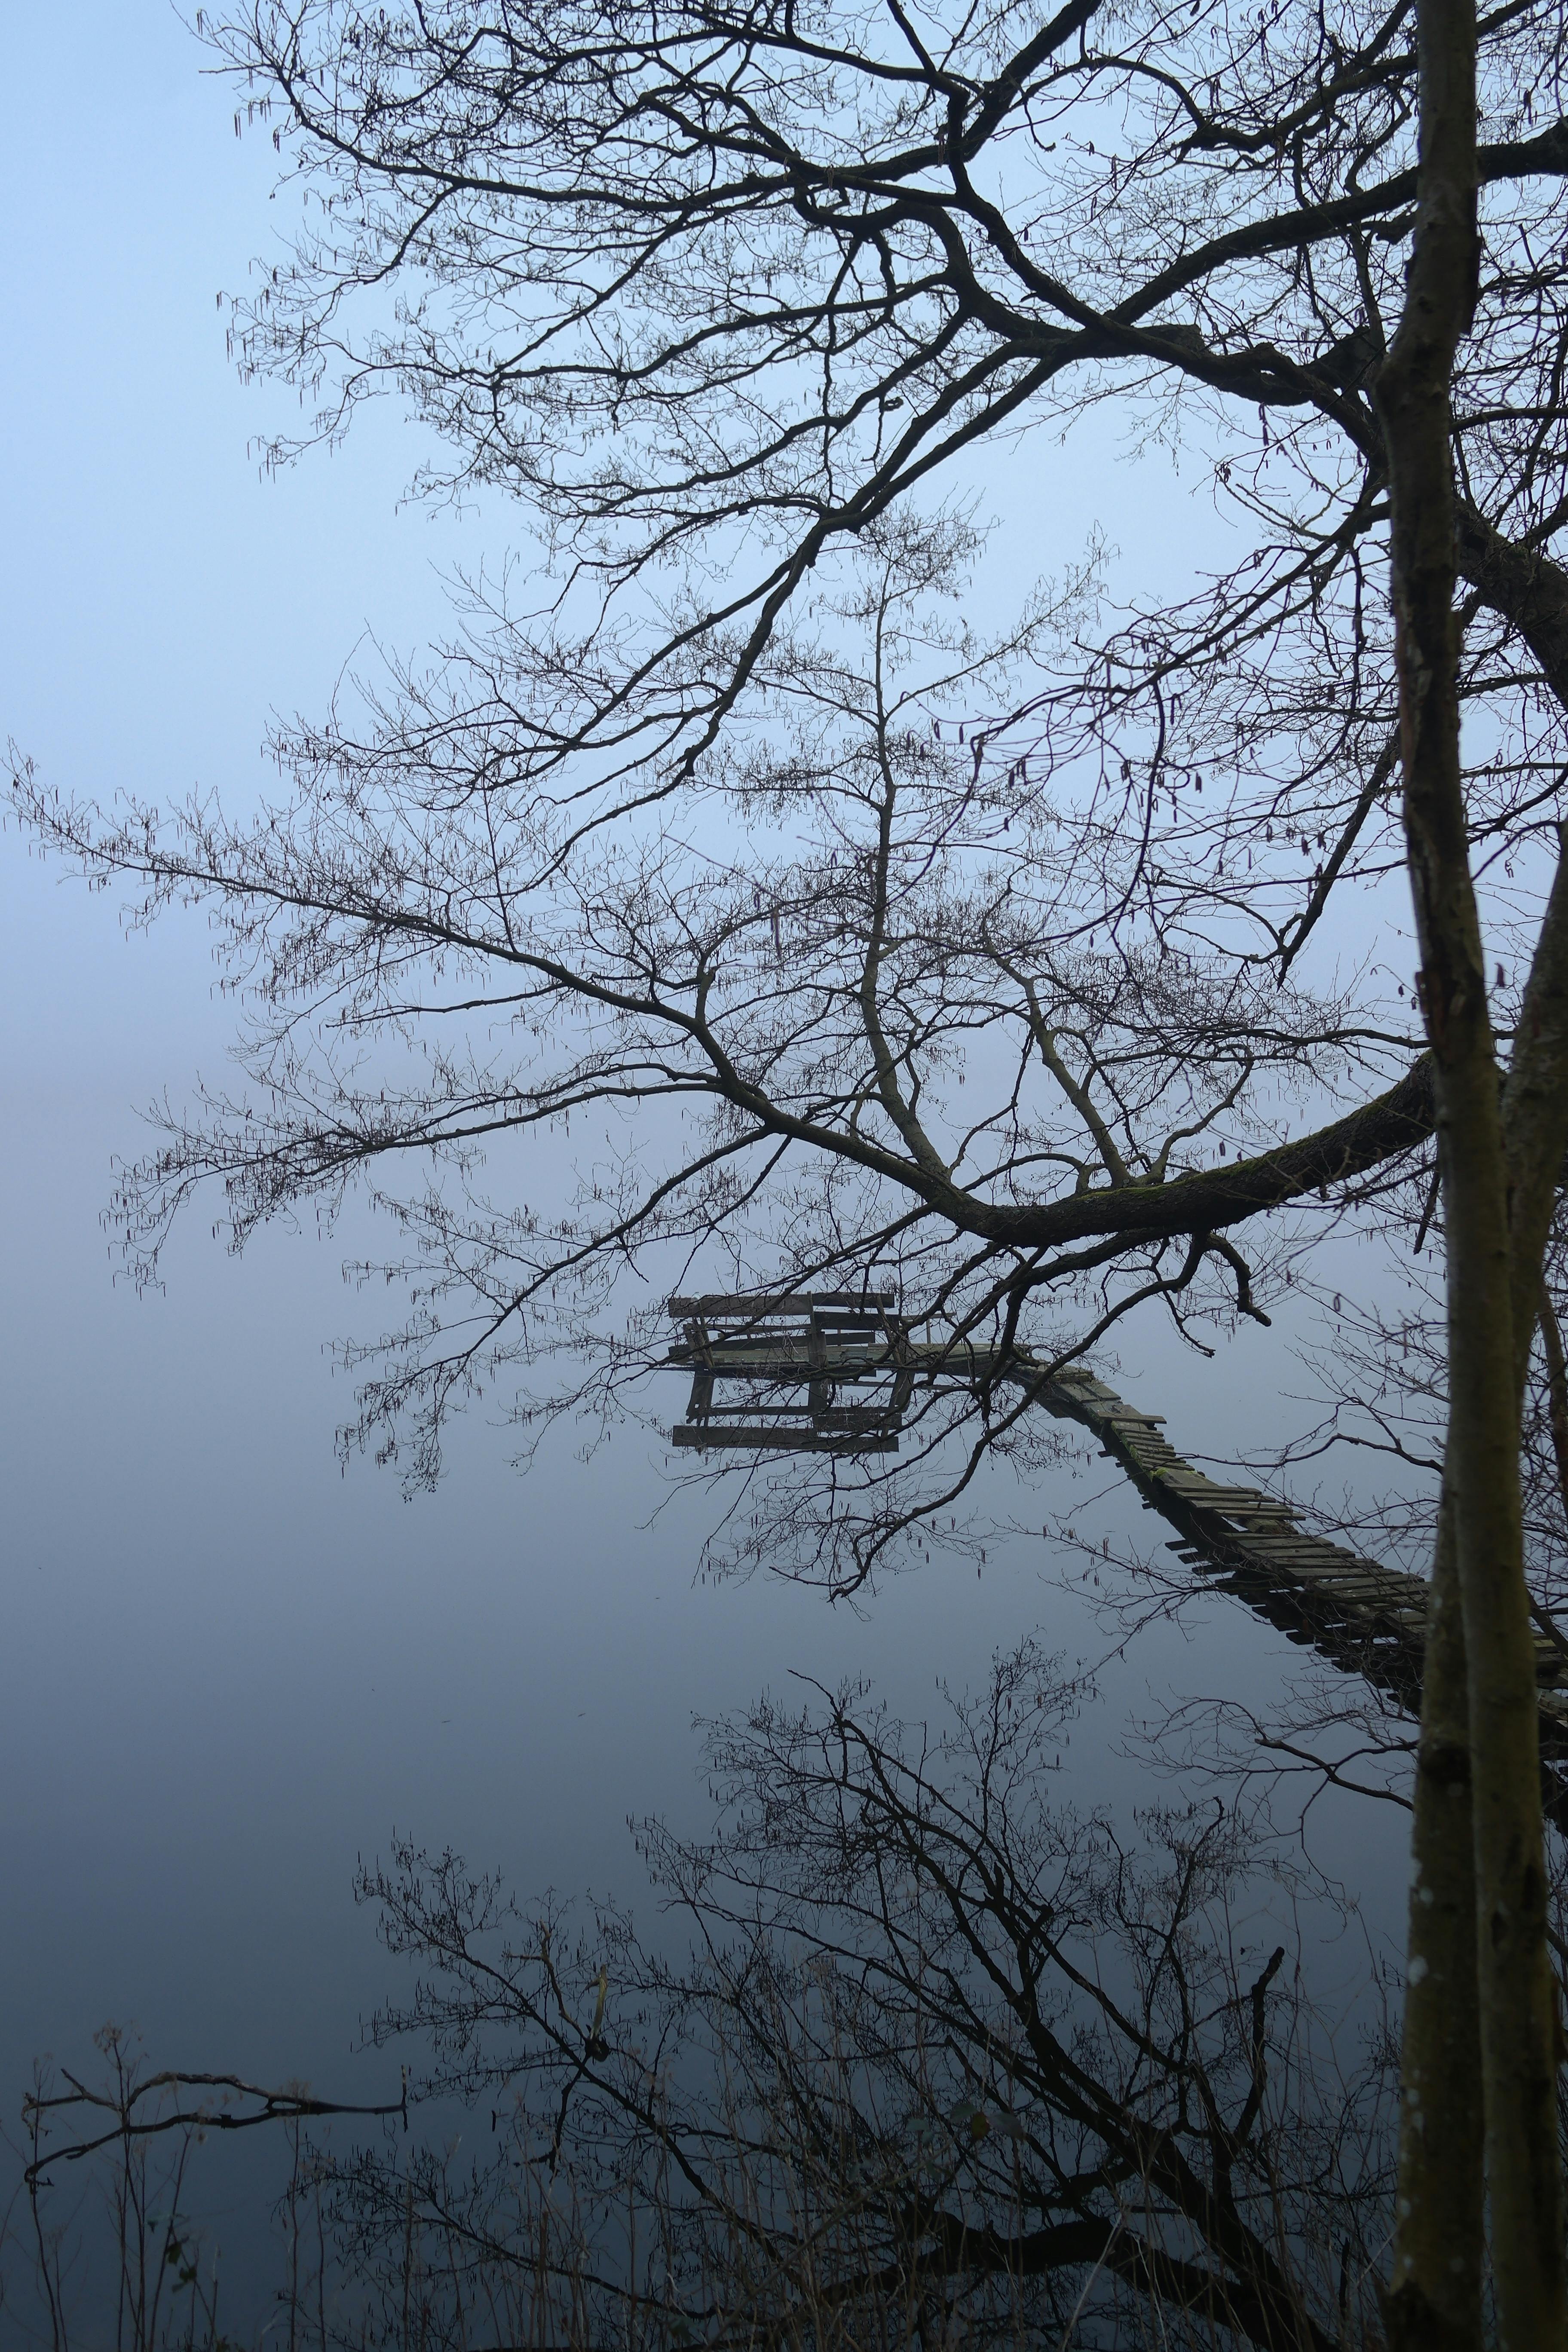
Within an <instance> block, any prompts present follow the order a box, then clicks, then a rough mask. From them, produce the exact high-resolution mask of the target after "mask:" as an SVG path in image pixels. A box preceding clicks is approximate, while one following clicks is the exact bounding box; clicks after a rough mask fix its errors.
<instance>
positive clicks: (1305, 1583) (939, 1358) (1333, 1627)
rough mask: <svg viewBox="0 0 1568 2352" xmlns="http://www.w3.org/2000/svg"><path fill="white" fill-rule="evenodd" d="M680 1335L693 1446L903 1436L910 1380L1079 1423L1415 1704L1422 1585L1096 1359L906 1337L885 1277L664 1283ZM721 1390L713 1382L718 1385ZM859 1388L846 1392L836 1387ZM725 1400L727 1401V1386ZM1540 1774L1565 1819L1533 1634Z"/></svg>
mask: <svg viewBox="0 0 1568 2352" xmlns="http://www.w3.org/2000/svg"><path fill="white" fill-rule="evenodd" d="M669 1306H670V1312H671V1314H672V1315H673V1316H674V1318H675V1319H676V1321H677V1323H678V1324H679V1326H680V1327H681V1329H682V1333H683V1339H682V1341H681V1343H680V1344H679V1345H678V1346H676V1347H675V1348H673V1349H671V1350H670V1352H669V1354H668V1357H667V1358H666V1362H667V1363H668V1365H669V1366H670V1367H671V1369H675V1368H677V1367H679V1368H680V1369H683V1370H689V1372H690V1374H691V1376H692V1387H691V1398H690V1402H689V1406H688V1415H689V1418H688V1420H687V1421H686V1422H685V1423H681V1424H679V1426H677V1427H676V1428H674V1429H672V1430H671V1432H670V1439H671V1443H672V1444H676V1445H679V1446H686V1447H691V1448H693V1449H695V1450H698V1451H700V1452H709V1451H711V1450H718V1449H722V1448H729V1449H731V1450H740V1451H745V1452H749V1453H754V1452H761V1451H790V1452H805V1451H809V1452H832V1453H865V1454H896V1453H897V1452H898V1450H899V1444H900V1431H901V1429H902V1428H903V1427H904V1425H905V1416H906V1414H907V1412H908V1411H909V1408H910V1403H911V1402H912V1396H913V1391H914V1390H915V1389H916V1387H917V1386H923V1385H924V1384H925V1383H926V1382H928V1381H929V1382H931V1383H944V1382H948V1381H956V1382H960V1383H963V1384H964V1385H971V1386H972V1385H973V1384H975V1383H977V1382H979V1381H985V1380H1003V1381H1007V1382H1008V1383H1009V1384H1020V1385H1023V1386H1024V1387H1026V1389H1031V1390H1032V1391H1033V1393H1034V1398H1035V1402H1037V1403H1038V1404H1040V1405H1041V1406H1043V1407H1044V1409H1045V1410H1046V1411H1047V1412H1049V1413H1051V1414H1052V1415H1053V1416H1054V1417H1055V1418H1056V1419H1058V1420H1061V1421H1071V1422H1076V1423H1078V1424H1079V1426H1080V1427H1081V1428H1084V1429H1086V1430H1088V1431H1089V1433H1090V1435H1091V1436H1093V1437H1095V1438H1097V1439H1098V1440H1099V1443H1100V1449H1101V1451H1102V1453H1103V1454H1105V1456H1106V1457H1107V1458H1108V1459H1109V1460H1110V1461H1112V1462H1114V1463H1115V1464H1116V1465H1117V1467H1118V1468H1119V1469H1120V1470H1121V1472H1122V1473H1123V1474H1124V1475H1125V1476H1126V1477H1127V1478H1128V1479H1130V1480H1131V1484H1132V1485H1133V1486H1135V1487H1136V1488H1137V1490H1138V1493H1139V1496H1141V1498H1142V1502H1143V1505H1144V1507H1145V1508H1146V1509H1148V1510H1152V1511H1154V1512H1156V1513H1157V1514H1158V1515H1159V1516H1160V1517H1161V1518H1163V1520H1164V1521H1165V1523H1166V1525H1167V1526H1168V1527H1170V1528H1173V1530H1174V1539H1173V1541H1172V1542H1171V1543H1170V1545H1169V1549H1171V1550H1172V1551H1173V1552H1174V1553H1175V1554H1176V1555H1177V1557H1178V1558H1179V1559H1182V1560H1183V1561H1184V1563H1185V1564H1186V1566H1187V1567H1188V1568H1190V1569H1191V1570H1193V1571H1194V1574H1195V1575H1197V1576H1201V1577H1202V1578H1203V1579H1204V1580H1205V1582H1206V1583H1207V1584H1208V1585H1209V1587H1210V1589H1212V1590H1215V1591H1222V1592H1229V1593H1233V1594H1234V1595H1235V1596H1236V1598H1237V1600H1239V1601H1243V1602H1244V1603H1245V1604H1246V1606H1247V1608H1249V1609H1251V1610H1252V1611H1254V1612H1256V1613H1257V1614H1258V1615H1259V1616H1262V1617H1265V1618H1267V1619H1268V1622H1270V1623H1271V1624H1273V1625H1277V1626H1278V1627H1279V1629H1280V1630H1281V1631H1282V1632H1283V1633H1286V1634H1288V1635H1289V1639H1290V1640H1291V1641H1293V1642H1299V1643H1302V1644H1304V1645H1307V1646H1310V1648H1312V1649H1313V1650H1315V1651H1317V1652H1318V1654H1320V1655H1321V1656H1322V1657H1324V1658H1327V1659H1329V1660H1330V1661H1331V1663H1332V1664H1334V1665H1336V1666H1339V1667H1341V1668H1342V1670H1343V1671H1344V1672H1346V1673H1349V1674H1354V1675H1360V1676H1361V1677H1362V1678H1363V1680H1364V1681H1366V1682H1368V1683H1370V1684H1371V1685H1373V1687H1374V1688H1376V1689H1378V1690H1381V1691H1384V1692H1386V1693H1387V1694H1388V1696H1390V1697H1391V1698H1392V1699H1393V1700H1394V1702H1395V1703H1396V1704H1397V1705H1398V1706H1400V1707H1402V1708H1403V1709H1405V1711H1406V1712H1407V1713H1409V1714H1410V1715H1412V1716H1415V1715H1417V1714H1418V1713H1419V1711H1420V1705H1421V1669H1422V1660H1423V1653H1424V1649H1425V1644H1426V1612H1427V1600H1428V1592H1429V1588H1428V1586H1427V1584H1426V1580H1424V1579H1423V1578H1421V1577H1418V1576H1410V1575H1407V1574H1405V1572H1404V1571H1403V1570H1399V1569H1393V1568H1385V1567H1384V1565H1383V1564H1382V1562H1381V1561H1378V1560H1373V1559H1365V1558H1364V1557H1363V1556H1362V1555H1361V1554H1359V1553H1357V1552H1352V1551H1348V1550H1346V1549H1345V1548H1344V1547H1343V1546H1342V1545H1341V1544H1336V1543H1333V1542H1331V1541H1330V1539H1329V1538H1327V1537H1325V1536H1319V1535H1314V1534H1313V1533H1312V1532H1311V1531H1310V1529H1309V1528H1305V1527H1303V1526H1302V1525H1301V1524H1300V1521H1301V1513H1300V1510H1298V1509H1297V1508H1296V1507H1295V1506H1294V1505H1292V1504H1289V1503H1286V1502H1281V1501H1279V1499H1278V1498H1277V1497H1275V1496H1270V1495H1266V1494H1265V1493H1263V1491H1262V1490H1261V1489H1260V1488H1259V1487H1257V1486H1226V1485H1224V1484H1222V1483H1221V1482H1219V1481H1217V1480H1215V1479H1213V1478H1210V1477H1209V1476H1208V1475H1206V1473H1205V1472H1204V1471H1201V1470H1197V1469H1194V1466H1193V1465H1192V1464H1191V1463H1189V1462H1185V1461H1184V1460H1183V1458H1182V1456H1181V1455H1180V1454H1178V1453H1177V1452H1176V1450H1175V1448H1174V1446H1173V1445H1172V1444H1171V1443H1170V1442H1169V1440H1168V1439H1167V1438H1166V1436H1165V1434H1164V1420H1163V1415H1161V1414H1159V1413H1150V1412H1142V1411H1141V1410H1140V1409H1139V1408H1138V1407H1137V1406H1135V1405H1131V1404H1129V1403H1127V1402H1126V1401H1125V1400H1124V1399H1123V1398H1121V1397H1120V1396H1118V1394H1117V1393H1116V1391H1115V1390H1114V1389H1112V1388H1109V1387H1108V1386H1107V1385H1106V1383H1105V1382H1104V1381H1101V1380H1100V1379H1098V1378H1097V1377H1096V1376H1095V1375H1094V1374H1093V1373H1092V1372H1088V1371H1081V1370H1077V1369H1066V1370H1059V1371H1055V1372H1053V1371H1050V1370H1048V1368H1047V1366H1045V1365H1043V1364H1039V1363H1037V1362H1036V1361H1034V1360H1031V1359H1030V1358H1029V1357H1028V1356H1027V1355H1025V1354H1022V1353H1015V1354H1013V1355H1011V1356H1009V1357H1008V1358H1007V1359H1006V1360H1005V1361H1002V1360H998V1359H997V1358H996V1357H995V1356H994V1354H993V1353H992V1351H991V1350H989V1349H968V1348H960V1349H953V1348H952V1347H941V1346H937V1345H934V1344H931V1343H930V1342H924V1341H920V1340H916V1339H913V1338H912V1337H911V1336H910V1331H909V1328H908V1327H907V1326H906V1325H905V1324H904V1322H903V1320H902V1318H901V1317H900V1314H899V1313H898V1310H897V1307H896V1305H895V1301H894V1297H893V1294H892V1293H891V1292H889V1291H880V1292H871V1293H867V1294H855V1295H849V1294H844V1293H833V1294H781V1295H779V1296H778V1297H774V1298H762V1297H730V1296H716V1297H700V1298H672V1299H671V1300H670V1302H669ZM716 1382H717V1383H719V1384H720V1390H721V1393H718V1394H716V1391H715V1383H716ZM845 1390H851V1391H859V1394H860V1396H861V1397H862V1398H866V1397H868V1392H869V1401H868V1402H855V1403H848V1402H845V1401H843V1397H842V1391H845ZM731 1398H733V1399H734V1400H735V1402H729V1401H728V1400H729V1399H731ZM1536 1674H1537V1678H1538V1681H1539V1684H1540V1687H1541V1735H1542V1762H1543V1768H1544V1771H1543V1777H1544V1779H1545V1780H1546V1783H1547V1799H1548V1804H1549V1809H1550V1811H1551V1812H1552V1816H1553V1818H1554V1819H1555V1820H1556V1821H1557V1822H1558V1824H1559V1826H1560V1827H1563V1828H1564V1829H1568V1654H1564V1652H1563V1650H1561V1649H1559V1648H1558V1646H1557V1645H1556V1644H1555V1643H1553V1642H1552V1640H1551V1639H1550V1638H1549V1636H1548V1635H1547V1634H1546V1633H1544V1632H1538V1633H1537V1634H1536Z"/></svg>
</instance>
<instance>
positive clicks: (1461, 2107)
mask: <svg viewBox="0 0 1568 2352" xmlns="http://www.w3.org/2000/svg"><path fill="white" fill-rule="evenodd" d="M1414 1800H1415V1819H1414V1822H1413V1824H1412V1830H1411V1857H1410V1858H1411V1871H1410V1890H1411V1891H1410V1928H1409V1936H1408V1941H1407V1947H1406V1953H1405V2039H1404V2046H1403V2050H1402V2053H1401V2057H1402V2067H1401V2081H1400V2109H1399V2204H1398V2212H1397V2218H1396V2221H1395V2227H1394V2263H1393V2268H1392V2273H1391V2276H1390V2279H1389V2284H1388V2288H1387V2291H1386V2293H1385V2294H1384V2298H1383V2316H1384V2326H1385V2328H1386V2329H1387V2333H1388V2342H1389V2352H1480V2345H1481V2286H1482V2278H1483V2274H1484V2271H1485V2210H1486V2199H1485V2186H1484V2168H1483V2164H1482V2157H1481V2151H1482V2145H1483V2142H1482V2135H1483V2131H1484V2128H1485V2121H1484V2110H1483V2106H1482V2099H1481V2038H1480V2017H1479V2009H1478V1999H1477V1987H1476V1866H1475V1844H1474V1832H1473V1829H1472V1825H1471V1810H1470V1731H1469V1691H1468V1684H1467V1679H1466V1664H1465V1629H1464V1622H1463V1616H1462V1612H1461V1604H1460V1599H1459V1573H1458V1556H1457V1553H1456V1550H1455V1544H1454V1514H1453V1503H1452V1497H1451V1496H1450V1494H1449V1492H1448V1486H1447V1479H1445V1481H1444V1487H1443V1499H1442V1504H1441V1507H1440V1509H1439V1512H1438V1518H1437V1541H1436V1549H1435V1552H1434V1557H1433V1563H1432V1616H1431V1621H1430V1622H1429V1624H1428V1626H1427V1629H1426V1659H1425V1663H1424V1665H1423V1670H1422V1676H1421V1738H1420V1743H1419V1745H1418V1747H1417V1748H1416V1751H1415V1790H1414Z"/></svg>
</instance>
